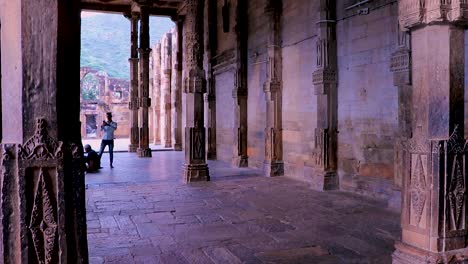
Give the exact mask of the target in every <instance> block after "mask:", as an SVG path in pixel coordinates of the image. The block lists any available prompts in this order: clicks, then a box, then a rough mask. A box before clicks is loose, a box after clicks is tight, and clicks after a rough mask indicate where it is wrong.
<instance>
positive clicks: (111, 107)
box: [80, 67, 130, 138]
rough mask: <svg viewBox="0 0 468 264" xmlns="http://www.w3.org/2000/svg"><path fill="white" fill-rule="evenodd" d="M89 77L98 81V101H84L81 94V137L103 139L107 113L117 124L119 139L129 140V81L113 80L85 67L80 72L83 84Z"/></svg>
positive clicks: (116, 132) (103, 73) (102, 73)
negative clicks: (103, 127) (103, 122)
mask: <svg viewBox="0 0 468 264" xmlns="http://www.w3.org/2000/svg"><path fill="white" fill-rule="evenodd" d="M87 75H93V78H95V79H96V80H98V85H97V90H98V95H97V98H96V99H92V100H90V99H84V98H83V93H82V94H81V98H80V102H81V112H80V121H81V136H82V137H83V138H101V136H102V135H101V130H100V127H101V124H102V121H103V120H106V113H107V112H112V116H113V118H112V119H113V120H114V121H115V122H117V125H118V128H117V130H116V131H115V136H116V137H117V138H128V137H129V135H130V123H129V120H130V111H129V109H128V100H129V85H130V83H129V81H128V80H123V79H117V78H111V77H109V76H108V75H107V73H105V72H99V71H97V70H94V69H92V68H88V67H83V68H81V71H80V77H81V84H82V89H83V80H84V79H85V78H86V76H87Z"/></svg>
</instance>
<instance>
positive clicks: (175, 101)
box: [171, 21, 183, 151]
mask: <svg viewBox="0 0 468 264" xmlns="http://www.w3.org/2000/svg"><path fill="white" fill-rule="evenodd" d="M182 27H183V23H181V22H179V21H177V27H176V31H175V32H174V34H173V37H172V47H173V49H172V61H173V73H174V74H173V78H172V79H173V82H172V92H171V101H172V143H173V146H174V150H176V151H181V150H182Z"/></svg>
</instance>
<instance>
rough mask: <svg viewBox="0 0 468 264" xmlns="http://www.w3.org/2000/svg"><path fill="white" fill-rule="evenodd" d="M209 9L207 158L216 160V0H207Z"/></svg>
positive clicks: (207, 43) (207, 44) (207, 42)
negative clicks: (214, 63) (214, 66)
mask: <svg viewBox="0 0 468 264" xmlns="http://www.w3.org/2000/svg"><path fill="white" fill-rule="evenodd" d="M206 2H207V4H208V6H207V8H206V10H207V12H208V13H207V21H206V22H207V26H208V32H207V33H208V39H207V40H206V57H207V60H208V63H207V71H206V72H207V86H208V93H207V94H206V95H205V101H206V105H207V113H206V116H207V126H208V142H207V149H208V153H207V158H208V159H209V160H216V158H217V153H216V152H217V151H216V81H215V76H214V69H213V58H214V57H215V56H216V55H217V49H218V34H217V31H218V20H217V12H218V9H217V8H218V4H217V1H216V0H208V1H206Z"/></svg>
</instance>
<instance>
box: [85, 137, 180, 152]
mask: <svg viewBox="0 0 468 264" xmlns="http://www.w3.org/2000/svg"><path fill="white" fill-rule="evenodd" d="M82 141H83V145H85V144H89V145H91V147H92V148H93V149H94V150H96V151H99V148H100V147H101V139H99V138H87V139H83V140H82ZM128 145H130V139H129V138H116V139H115V140H114V152H127V151H128ZM149 147H150V149H151V150H153V151H155V150H158V151H159V150H173V148H165V147H164V146H161V145H155V144H149ZM107 150H108V148H106V149H105V150H104V152H107Z"/></svg>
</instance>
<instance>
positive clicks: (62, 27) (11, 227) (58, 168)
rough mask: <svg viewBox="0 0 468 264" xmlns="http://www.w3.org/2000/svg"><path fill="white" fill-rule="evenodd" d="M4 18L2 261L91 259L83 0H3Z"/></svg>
mask: <svg viewBox="0 0 468 264" xmlns="http://www.w3.org/2000/svg"><path fill="white" fill-rule="evenodd" d="M51 21H54V22H55V23H51ZM0 23H1V26H2V32H1V34H2V36H1V39H2V47H3V50H4V51H5V50H8V54H5V52H4V53H3V54H2V57H1V65H2V69H1V70H2V72H1V75H2V78H1V81H2V85H1V86H2V90H3V91H2V92H3V96H2V104H1V105H2V112H3V115H4V117H5V116H7V118H5V119H3V120H2V122H3V124H4V125H3V127H2V130H3V133H2V134H3V141H2V146H1V151H2V155H1V160H2V161H1V165H2V168H1V174H0V218H1V221H0V223H1V224H0V225H1V229H0V230H1V233H0V247H1V249H0V263H88V247H87V238H86V236H87V234H86V232H87V228H86V210H85V184H84V171H83V165H82V159H83V147H82V143H81V135H80V134H81V133H80V78H79V75H78V72H79V70H80V2H79V1H52V2H50V1H33V0H14V1H3V2H2V8H1V9H0ZM44 25H47V26H44ZM38 30H40V32H41V33H40V34H37V32H38ZM19 43H21V44H20V45H19ZM7 55H8V56H7ZM6 84H8V85H6Z"/></svg>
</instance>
